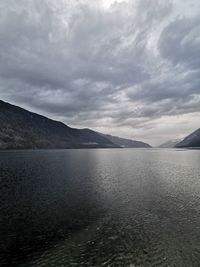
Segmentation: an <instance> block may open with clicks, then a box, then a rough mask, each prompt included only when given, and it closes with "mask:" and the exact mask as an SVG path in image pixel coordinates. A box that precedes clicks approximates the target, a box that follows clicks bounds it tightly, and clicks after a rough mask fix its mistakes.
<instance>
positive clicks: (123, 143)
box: [104, 134, 151, 148]
mask: <svg viewBox="0 0 200 267" xmlns="http://www.w3.org/2000/svg"><path fill="white" fill-rule="evenodd" d="M104 136H105V137H106V138H107V139H109V140H110V141H111V142H112V143H115V144H116V145H118V146H120V147H126V148H142V147H143V148H150V147H151V146H150V145H149V144H147V143H144V142H141V141H135V140H130V139H125V138H121V137H117V136H112V135H108V134H105V135H104Z"/></svg>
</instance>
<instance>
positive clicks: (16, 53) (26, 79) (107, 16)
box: [0, 0, 200, 145]
mask: <svg viewBox="0 0 200 267" xmlns="http://www.w3.org/2000/svg"><path fill="white" fill-rule="evenodd" d="M0 99H1V100H4V101H7V102H10V103H12V104H15V105H18V106H21V107H23V108H26V109H28V110H30V111H33V112H37V113H40V114H43V115H45V116H48V117H50V118H52V119H56V120H60V121H63V122H64V123H66V124H67V125H69V126H71V127H77V128H92V129H94V130H97V131H100V132H103V133H108V134H113V135H118V136H121V137H126V138H131V139H136V140H142V141H145V142H148V143H150V144H151V145H159V144H161V143H162V142H165V141H167V140H170V139H175V138H181V137H184V136H185V135H187V134H189V133H191V132H192V131H194V130H196V129H197V128H199V127H200V1H197V0H184V1H182V0H120V1H119V0H118V1H114V0H93V1H91V0H58V1H52V0H43V1H41V0H18V1H16V0H1V1H0Z"/></svg>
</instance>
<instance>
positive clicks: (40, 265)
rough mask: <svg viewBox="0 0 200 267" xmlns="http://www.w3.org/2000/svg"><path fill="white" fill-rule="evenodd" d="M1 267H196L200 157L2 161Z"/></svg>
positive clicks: (167, 153) (33, 156)
mask: <svg viewBox="0 0 200 267" xmlns="http://www.w3.org/2000/svg"><path fill="white" fill-rule="evenodd" d="M0 194H1V203H0V204H1V205H0V213H1V214H0V225H1V228H0V235H1V238H0V239H1V240H0V249H1V252H2V253H1V257H0V266H9V267H11V266H20V267H68V266H88V267H91V266H114V267H115V266H132V267H133V266H181V267H182V266H187V267H188V266H200V150H181V149H180V150H176V149H174V150H173V149H171V150H170V149H88V150H87V149H83V150H47V151H44V150H40V151H2V152H0Z"/></svg>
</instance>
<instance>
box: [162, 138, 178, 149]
mask: <svg viewBox="0 0 200 267" xmlns="http://www.w3.org/2000/svg"><path fill="white" fill-rule="evenodd" d="M181 140H182V139H174V140H169V141H167V142H165V143H163V144H161V145H159V147H160V148H174V147H175V146H176V145H177V144H178V143H180V142H181Z"/></svg>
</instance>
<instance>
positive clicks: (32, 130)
mask: <svg viewBox="0 0 200 267" xmlns="http://www.w3.org/2000/svg"><path fill="white" fill-rule="evenodd" d="M94 147H95V148H108V147H109V148H114V147H119V146H118V145H116V144H113V143H112V142H111V141H110V140H109V139H107V138H106V137H104V136H102V135H101V134H99V133H97V132H94V131H92V130H90V129H81V130H79V129H73V128H70V127H68V126H67V125H65V124H64V123H62V122H59V121H54V120H51V119H48V118H46V117H44V116H41V115H38V114H35V113H32V112H29V111H27V110H24V109H22V108H20V107H17V106H14V105H11V104H9V103H6V102H3V101H0V149H28V148H31V149H36V148H94Z"/></svg>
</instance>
